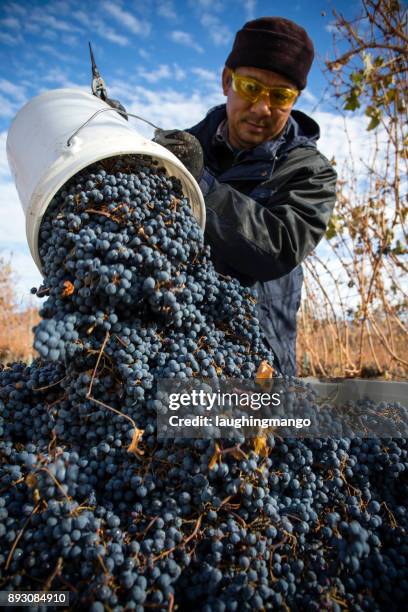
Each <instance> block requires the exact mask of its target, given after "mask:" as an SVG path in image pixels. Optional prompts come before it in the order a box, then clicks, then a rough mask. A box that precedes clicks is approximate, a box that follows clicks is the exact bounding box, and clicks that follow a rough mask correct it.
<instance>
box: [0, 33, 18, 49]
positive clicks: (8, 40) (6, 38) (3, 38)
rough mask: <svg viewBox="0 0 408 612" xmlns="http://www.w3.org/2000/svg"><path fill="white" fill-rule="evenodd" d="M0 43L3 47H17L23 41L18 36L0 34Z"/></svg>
mask: <svg viewBox="0 0 408 612" xmlns="http://www.w3.org/2000/svg"><path fill="white" fill-rule="evenodd" d="M0 42H2V43H4V44H5V45H10V46H14V45H19V44H21V43H22V42H23V39H22V37H21V35H20V34H18V35H16V34H9V33H8V32H0Z"/></svg>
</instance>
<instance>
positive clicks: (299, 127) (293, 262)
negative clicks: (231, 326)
mask: <svg viewBox="0 0 408 612" xmlns="http://www.w3.org/2000/svg"><path fill="white" fill-rule="evenodd" d="M313 56H314V50H313V44H312V42H311V40H310V39H309V37H308V35H307V34H306V32H305V30H304V29H303V28H301V27H300V26H298V25H296V24H295V23H293V22H292V21H289V20H287V19H283V18H278V17H262V18H259V19H255V20H253V21H249V22H248V23H246V24H245V25H244V27H243V28H242V30H240V31H239V32H238V33H237V35H236V37H235V41H234V45H233V48H232V51H231V53H230V54H229V56H228V58H227V60H226V65H225V68H224V70H223V74H222V87H223V92H224V95H225V96H226V97H227V103H226V105H221V106H218V107H215V108H213V109H211V110H210V111H209V113H208V114H207V116H206V117H205V118H204V119H203V120H202V121H201V122H200V123H198V124H197V125H195V126H194V127H192V128H190V129H189V130H188V132H189V133H187V132H175V131H167V132H159V133H157V134H156V141H157V142H159V143H160V144H163V145H164V146H166V147H167V148H169V149H170V150H171V151H173V153H175V155H177V156H178V157H179V158H180V159H181V161H183V163H184V164H185V165H186V167H187V168H188V169H189V170H190V171H191V172H192V173H193V174H194V175H195V177H196V178H197V180H198V181H199V185H200V188H201V190H202V192H203V195H204V198H205V204H206V211H207V222H206V228H205V239H206V241H207V242H208V243H209V244H210V246H211V252H212V258H213V261H214V264H215V267H216V269H217V270H218V272H221V273H223V274H229V275H231V276H233V277H235V278H238V279H239V280H240V281H241V283H243V284H245V285H254V284H255V285H256V289H257V293H258V306H257V308H258V317H259V320H260V325H261V329H262V332H263V335H264V338H265V340H266V341H267V342H268V344H269V345H270V347H271V349H272V350H273V352H274V355H275V364H274V366H275V368H276V370H277V371H278V372H280V373H282V374H287V375H294V374H295V373H296V314H297V311H298V308H299V305H300V298H301V289H302V282H303V273H302V267H301V262H302V261H303V260H304V259H305V257H306V256H307V255H308V254H309V253H310V252H311V251H312V250H313V249H314V248H315V246H316V245H317V243H318V242H319V240H320V239H321V238H322V236H323V235H324V232H325V230H326V227H327V224H328V221H329V218H330V215H331V212H332V210H333V206H334V202H335V183H336V173H335V171H334V169H333V167H332V166H331V164H330V163H329V161H328V160H327V159H326V158H325V157H324V156H323V155H322V154H321V153H320V152H319V151H318V150H317V148H316V140H317V139H318V138H319V127H318V125H317V124H316V123H315V122H314V121H313V119H311V118H310V117H308V116H307V115H305V114H304V113H302V112H300V111H296V110H292V108H293V105H294V104H295V102H296V100H297V98H298V96H299V94H300V91H301V90H302V89H304V88H305V86H306V77H307V74H308V72H309V70H310V67H311V64H312V61H313ZM191 135H193V136H194V138H193V136H191Z"/></svg>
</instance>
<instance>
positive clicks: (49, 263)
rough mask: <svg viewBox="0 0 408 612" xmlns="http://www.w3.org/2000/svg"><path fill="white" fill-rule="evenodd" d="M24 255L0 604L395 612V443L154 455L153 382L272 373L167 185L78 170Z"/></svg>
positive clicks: (400, 514)
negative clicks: (28, 267) (49, 599)
mask: <svg viewBox="0 0 408 612" xmlns="http://www.w3.org/2000/svg"><path fill="white" fill-rule="evenodd" d="M40 256H41V260H42V262H43V270H44V277H45V280H44V285H43V287H41V290H40V291H39V292H38V293H39V294H42V295H44V294H45V295H47V299H46V301H45V303H44V304H43V306H42V309H41V316H42V321H41V322H40V324H39V325H38V326H37V328H36V330H35V344H34V345H35V347H36V349H37V350H38V352H39V354H40V356H41V358H40V359H38V360H36V361H34V363H33V364H31V365H30V366H26V365H25V364H23V363H14V364H10V365H9V366H8V367H6V368H4V369H3V370H2V371H1V372H0V432H1V433H2V437H1V441H0V461H1V463H0V475H1V485H0V486H1V491H2V495H1V497H0V572H1V575H2V581H3V587H2V588H3V589H6V590H11V591H13V590H36V591H38V590H42V589H44V590H51V591H56V590H64V591H69V592H70V600H71V604H70V605H71V606H72V607H73V606H77V607H81V608H82V607H84V608H86V609H90V610H92V611H93V612H99V611H102V610H104V609H109V610H112V611H115V612H120V611H122V610H136V611H140V612H141V611H143V610H145V609H147V608H157V609H159V610H173V609H179V610H190V609H191V608H192V607H193V606H194V607H195V608H197V609H199V610H202V611H205V612H213V611H221V612H222V611H224V610H225V611H227V610H239V611H241V610H264V609H270V610H277V609H288V608H289V609H291V610H292V609H293V610H312V611H313V610H316V611H317V610H321V609H329V610H335V611H340V610H341V609H352V610H357V611H359V610H367V609H370V610H382V609H384V607H385V606H387V607H388V608H389V609H390V610H399V609H401V607H402V605H403V602H404V601H406V599H407V595H408V576H407V560H408V535H407V534H408V532H407V529H408V512H407V504H406V500H407V493H408V486H407V480H406V474H407V469H408V454H407V451H408V448H407V443H406V439H403V438H399V439H397V438H395V439H388V440H383V441H381V440H378V439H374V438H373V439H366V440H364V439H361V438H353V439H350V438H341V439H338V440H333V439H308V440H305V439H294V438H286V439H282V438H280V437H279V436H276V435H273V432H271V433H269V434H268V436H267V437H266V438H265V439H264V440H262V443H259V440H256V439H255V440H254V441H247V442H242V443H231V442H228V440H217V441H214V440H209V439H202V440H200V439H198V440H191V439H175V440H161V439H159V438H158V436H157V424H156V421H157V413H158V410H160V401H159V399H158V394H157V381H158V380H160V379H168V378H174V379H177V380H178V379H186V380H187V379H191V378H194V377H202V378H205V377H209V378H215V377H217V378H219V379H221V380H222V379H226V378H228V377H236V378H243V379H247V380H251V379H253V378H254V377H255V374H256V372H257V371H258V368H259V366H260V364H261V363H262V362H264V361H267V362H268V363H269V364H272V361H273V359H272V355H271V353H270V352H269V351H268V349H267V348H266V347H265V345H264V344H263V341H262V339H261V335H260V329H259V323H258V321H257V319H256V316H255V307H256V303H255V296H254V294H253V293H252V292H251V291H250V290H249V289H247V288H244V287H241V286H240V285H239V283H238V282H237V281H236V280H233V279H231V278H227V277H222V276H221V275H218V274H217V273H216V272H215V270H214V267H213V265H212V263H211V260H210V252H209V249H208V247H207V246H205V244H204V241H203V234H202V232H201V230H200V228H199V227H198V225H197V223H196V221H195V219H194V217H193V215H192V213H191V210H190V206H189V202H188V200H187V199H186V198H185V197H184V196H183V193H182V189H181V185H180V183H179V182H178V181H177V179H175V178H174V177H169V176H168V175H167V174H166V172H165V171H164V169H162V168H160V167H159V166H158V165H157V164H154V163H152V162H151V160H149V159H148V158H143V157H121V158H116V159H111V160H105V161H103V162H99V163H97V164H95V165H94V166H92V167H88V168H87V169H85V170H84V171H82V172H81V173H79V174H78V175H76V176H75V177H74V178H73V179H72V180H71V181H69V183H67V184H66V185H65V186H64V187H63V189H62V190H61V191H60V192H59V193H58V194H57V195H56V197H55V198H54V200H53V202H52V203H51V205H50V207H49V209H48V210H47V213H46V215H45V217H44V220H43V222H42V225H41V229H40ZM292 382H294V381H289V383H290V384H292ZM296 401H305V402H306V401H307V402H308V405H309V406H310V405H313V403H314V402H316V398H315V396H314V394H313V392H312V391H310V392H309V394H308V395H307V400H296V398H295V402H296Z"/></svg>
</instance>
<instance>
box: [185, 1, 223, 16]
mask: <svg viewBox="0 0 408 612" xmlns="http://www.w3.org/2000/svg"><path fill="white" fill-rule="evenodd" d="M192 4H193V5H194V6H196V7H198V8H200V9H204V10H211V11H213V12H214V11H215V12H217V13H220V12H221V11H222V10H223V8H224V6H223V3H222V0H192Z"/></svg>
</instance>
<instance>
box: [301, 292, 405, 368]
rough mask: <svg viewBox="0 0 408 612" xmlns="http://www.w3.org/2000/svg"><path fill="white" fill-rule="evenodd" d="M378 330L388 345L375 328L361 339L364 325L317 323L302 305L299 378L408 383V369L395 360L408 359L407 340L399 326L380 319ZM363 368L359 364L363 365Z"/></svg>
mask: <svg viewBox="0 0 408 612" xmlns="http://www.w3.org/2000/svg"><path fill="white" fill-rule="evenodd" d="M375 325H376V329H377V330H382V332H383V333H384V335H385V336H386V338H387V340H388V341H389V344H390V345H391V346H387V344H386V343H385V342H384V341H383V340H382V339H381V336H379V335H378V334H377V333H376V332H375V330H374V329H373V328H372V326H369V325H368V324H367V325H366V333H365V334H364V335H363V338H361V321H360V322H353V321H351V322H345V321H341V322H339V321H337V322H334V321H333V320H329V319H326V320H318V319H315V318H313V317H312V316H310V314H308V308H307V304H306V303H305V302H303V304H302V308H301V314H300V316H299V321H298V338H297V365H298V375H299V376H322V377H344V376H347V377H353V376H358V377H362V378H371V377H375V378H377V377H381V378H384V379H407V378H408V367H407V366H406V364H404V363H403V362H401V361H400V360H399V359H398V358H397V359H396V358H395V356H398V355H405V356H407V355H408V338H407V336H406V334H402V333H401V329H400V327H399V325H398V324H397V323H395V322H391V327H392V329H391V331H390V330H389V322H388V321H386V320H385V317H381V316H380V315H377V317H376V319H375ZM360 356H361V368H359V367H358V365H357V364H359V362H360Z"/></svg>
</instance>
